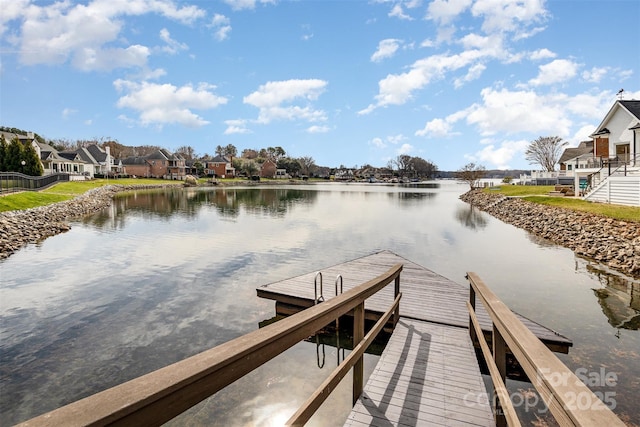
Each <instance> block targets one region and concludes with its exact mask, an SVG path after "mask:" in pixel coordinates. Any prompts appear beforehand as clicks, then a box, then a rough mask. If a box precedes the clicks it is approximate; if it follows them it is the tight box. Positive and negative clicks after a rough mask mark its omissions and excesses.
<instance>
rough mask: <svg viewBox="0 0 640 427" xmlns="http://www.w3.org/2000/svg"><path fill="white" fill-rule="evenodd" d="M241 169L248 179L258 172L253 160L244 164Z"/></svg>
mask: <svg viewBox="0 0 640 427" xmlns="http://www.w3.org/2000/svg"><path fill="white" fill-rule="evenodd" d="M243 168H244V172H245V173H246V174H247V177H249V178H251V177H252V176H253V175H255V174H256V172H257V171H258V166H257V165H256V162H254V161H253V160H249V161H248V162H244V165H243Z"/></svg>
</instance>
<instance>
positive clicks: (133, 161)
mask: <svg viewBox="0 0 640 427" xmlns="http://www.w3.org/2000/svg"><path fill="white" fill-rule="evenodd" d="M149 158H151V157H140V156H133V157H127V158H124V159H122V164H123V165H147V164H149V162H147V159H149Z"/></svg>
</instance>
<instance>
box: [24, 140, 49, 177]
mask: <svg viewBox="0 0 640 427" xmlns="http://www.w3.org/2000/svg"><path fill="white" fill-rule="evenodd" d="M24 160H25V162H26V164H25V166H24V173H26V174H27V175H31V176H42V175H43V174H44V168H43V167H42V163H41V162H40V158H38V152H37V151H36V149H35V147H34V146H33V145H32V144H27V146H26V147H25V149H24Z"/></svg>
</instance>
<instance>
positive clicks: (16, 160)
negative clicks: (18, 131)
mask: <svg viewBox="0 0 640 427" xmlns="http://www.w3.org/2000/svg"><path fill="white" fill-rule="evenodd" d="M7 153H8V156H7V170H8V171H11V172H22V169H23V168H22V160H24V146H23V145H22V143H21V142H20V140H19V139H18V138H13V139H12V140H11V143H9V148H8V149H7Z"/></svg>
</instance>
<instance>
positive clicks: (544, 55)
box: [529, 48, 556, 61]
mask: <svg viewBox="0 0 640 427" xmlns="http://www.w3.org/2000/svg"><path fill="white" fill-rule="evenodd" d="M555 57H556V54H555V53H553V52H551V51H550V50H549V49H546V48H545V49H538V50H535V51H533V52H531V53H530V54H529V58H531V60H532V61H539V60H541V59H550V58H555Z"/></svg>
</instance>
